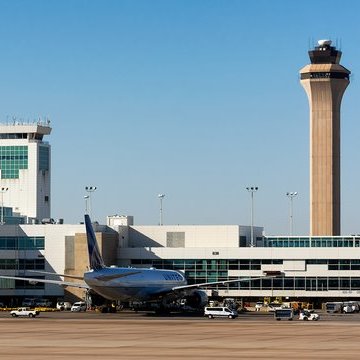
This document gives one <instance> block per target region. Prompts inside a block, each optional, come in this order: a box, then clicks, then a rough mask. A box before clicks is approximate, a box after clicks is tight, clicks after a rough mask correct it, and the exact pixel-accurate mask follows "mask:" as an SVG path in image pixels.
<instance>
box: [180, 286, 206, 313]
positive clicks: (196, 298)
mask: <svg viewBox="0 0 360 360" xmlns="http://www.w3.org/2000/svg"><path fill="white" fill-rule="evenodd" d="M185 300H186V305H187V306H190V307H192V308H194V309H199V308H203V307H204V306H206V305H207V303H208V296H207V294H206V292H205V291H203V290H195V291H193V292H192V293H191V294H190V295H187V296H185Z"/></svg>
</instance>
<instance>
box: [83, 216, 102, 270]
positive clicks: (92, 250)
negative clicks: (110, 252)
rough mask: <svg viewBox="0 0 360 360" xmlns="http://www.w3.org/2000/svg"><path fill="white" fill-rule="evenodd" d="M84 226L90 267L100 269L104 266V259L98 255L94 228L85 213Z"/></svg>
mask: <svg viewBox="0 0 360 360" xmlns="http://www.w3.org/2000/svg"><path fill="white" fill-rule="evenodd" d="M85 227H86V237H87V244H88V251H89V263H90V269H92V270H100V269H102V268H104V267H105V264H104V260H103V258H102V256H101V255H100V251H99V247H98V243H97V241H96V237H95V233H94V229H93V227H92V224H91V220H90V216H89V215H87V214H86V215H85Z"/></svg>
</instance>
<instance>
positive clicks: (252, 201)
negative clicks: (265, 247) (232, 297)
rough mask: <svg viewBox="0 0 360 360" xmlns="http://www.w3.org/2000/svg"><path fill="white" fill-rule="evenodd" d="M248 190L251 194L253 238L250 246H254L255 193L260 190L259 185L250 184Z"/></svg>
mask: <svg viewBox="0 0 360 360" xmlns="http://www.w3.org/2000/svg"><path fill="white" fill-rule="evenodd" d="M246 190H247V191H248V192H249V193H250V194H251V229H250V231H251V239H250V246H251V247H254V246H255V244H254V193H255V192H256V191H258V190H259V188H258V187H257V186H248V187H247V188H246Z"/></svg>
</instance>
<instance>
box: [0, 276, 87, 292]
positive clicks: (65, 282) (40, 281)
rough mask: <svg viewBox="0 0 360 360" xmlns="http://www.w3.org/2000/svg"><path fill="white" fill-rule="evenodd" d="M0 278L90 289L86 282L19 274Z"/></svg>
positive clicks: (0, 277)
mask: <svg viewBox="0 0 360 360" xmlns="http://www.w3.org/2000/svg"><path fill="white" fill-rule="evenodd" d="M0 279H12V280H23V281H28V282H29V283H46V284H56V285H60V286H71V287H76V288H81V289H90V287H89V286H88V285H87V284H85V283H81V284H80V283H75V282H71V281H61V280H48V279H36V278H26V277H17V276H5V275H0Z"/></svg>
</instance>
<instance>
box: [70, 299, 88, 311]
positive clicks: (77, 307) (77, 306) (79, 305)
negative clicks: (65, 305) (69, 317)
mask: <svg viewBox="0 0 360 360" xmlns="http://www.w3.org/2000/svg"><path fill="white" fill-rule="evenodd" d="M71 311H86V303H85V302H83V301H78V302H75V303H74V304H73V306H72V307H71Z"/></svg>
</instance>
